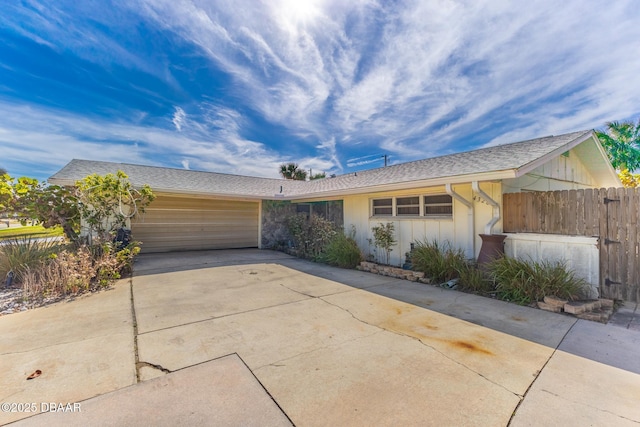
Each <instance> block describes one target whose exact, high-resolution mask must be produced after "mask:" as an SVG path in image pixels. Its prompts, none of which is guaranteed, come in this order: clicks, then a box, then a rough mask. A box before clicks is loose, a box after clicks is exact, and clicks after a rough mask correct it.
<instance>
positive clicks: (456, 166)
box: [49, 130, 620, 265]
mask: <svg viewBox="0 0 640 427" xmlns="http://www.w3.org/2000/svg"><path fill="white" fill-rule="evenodd" d="M118 170H122V171H123V172H125V173H126V174H127V175H128V176H129V179H130V180H131V182H132V184H133V185H134V186H140V185H143V184H148V185H150V186H151V188H152V189H153V191H154V193H155V194H156V195H157V196H158V197H157V199H156V200H155V201H154V202H153V203H152V204H151V205H150V206H149V207H148V208H147V211H146V213H145V214H144V216H143V217H142V218H140V219H139V220H137V221H134V222H133V223H132V224H131V227H132V231H133V235H134V238H135V239H137V240H141V241H143V251H145V252H161V251H173V250H195V249H217V248H242V247H266V246H270V245H271V244H272V243H274V242H272V241H269V240H270V239H271V237H268V236H267V237H265V236H266V235H267V234H268V230H266V228H268V227H267V226H268V224H267V222H268V221H267V220H268V218H267V217H269V216H270V217H273V216H274V215H273V212H271V213H270V212H269V209H271V210H272V209H273V207H274V206H277V205H278V203H281V204H289V205H290V206H295V207H296V208H295V209H296V211H298V212H310V211H312V210H314V209H317V208H318V206H325V208H326V205H323V203H325V202H326V203H330V204H331V206H332V209H335V208H336V206H337V207H339V208H341V209H340V210H341V212H339V214H337V215H334V218H339V222H341V224H342V225H343V226H344V228H345V230H347V231H349V230H350V229H352V228H355V231H356V240H357V242H358V245H359V246H360V248H361V249H362V251H363V253H364V254H367V253H369V252H370V251H371V248H370V247H369V242H368V239H369V238H371V228H372V227H373V226H375V225H377V224H378V223H386V222H393V223H394V225H395V232H396V239H397V241H398V244H397V246H396V247H394V250H393V252H392V254H391V255H392V259H391V263H392V264H396V265H399V264H401V263H402V262H403V259H402V258H403V257H404V253H405V252H406V251H408V250H409V246H410V243H411V242H415V241H418V240H432V239H437V240H439V241H442V240H448V241H449V242H450V243H451V244H452V245H454V246H455V247H459V248H462V249H463V250H464V251H465V253H466V255H467V256H468V257H469V258H471V257H477V256H478V254H479V252H480V247H481V244H482V241H481V239H480V237H479V235H480V234H496V233H501V232H502V221H501V214H500V213H501V208H502V195H503V194H504V193H509V192H520V191H550V190H564V189H581V188H601V187H618V186H620V181H619V179H618V177H617V175H616V172H615V170H614V169H613V167H612V166H611V163H610V162H609V160H608V158H607V156H606V153H605V152H604V150H603V148H602V146H601V145H600V143H599V141H598V138H597V137H596V135H595V133H594V132H593V131H592V130H586V131H580V132H573V133H568V134H565V135H558V136H547V137H543V138H537V139H532V140H528V141H523V142H517V143H512V144H505V145H497V146H493V147H488V148H482V149H478V150H473V151H468V152H464V153H457V154H451V155H445V156H440V157H434V158H428V159H424V160H418V161H414V162H408V163H403V164H396V165H391V166H387V167H381V168H377V169H371V170H364V171H358V172H356V173H349V174H344V175H339V176H335V177H328V178H324V179H319V180H314V181H292V180H284V179H271V178H259V177H250V176H240V175H231V174H222V173H214V172H199V171H192V170H184V169H172V168H165V167H155V166H141V165H132V164H126V163H111V162H98V161H90V160H72V161H71V162H70V163H69V164H67V165H66V166H65V167H64V168H62V169H61V170H60V171H59V172H57V173H56V174H55V175H53V176H52V177H51V178H50V179H49V182H51V183H54V184H58V185H73V184H74V183H75V181H76V180H79V179H82V178H84V177H85V176H87V175H89V174H93V173H97V174H101V175H103V174H106V173H115V172H116V171H118ZM323 209H324V208H323ZM275 216H276V217H277V216H278V215H277V214H276V215H275ZM280 219H281V218H280Z"/></svg>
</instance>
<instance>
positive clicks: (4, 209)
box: [0, 171, 155, 241]
mask: <svg viewBox="0 0 640 427" xmlns="http://www.w3.org/2000/svg"><path fill="white" fill-rule="evenodd" d="M154 198H155V196H154V195H153V192H152V190H151V188H150V187H149V186H148V185H144V186H143V187H142V188H140V189H139V190H138V189H135V188H134V187H133V186H132V185H131V183H130V182H129V180H128V177H127V175H126V174H125V173H124V172H122V171H118V172H117V173H116V174H115V175H114V174H107V175H104V176H101V175H98V174H93V175H89V176H87V177H85V178H84V179H82V180H80V181H77V182H76V186H75V187H61V186H58V185H47V184H46V183H44V182H42V183H41V182H38V180H36V179H34V178H28V177H21V178H17V179H14V178H11V177H10V176H9V175H7V174H4V175H0V213H8V214H12V215H17V216H18V218H19V219H20V220H21V222H23V223H26V222H27V221H35V222H37V223H39V224H42V225H43V226H44V227H45V228H49V227H53V226H56V225H60V226H61V227H62V229H63V230H64V232H65V235H66V236H67V237H68V238H69V239H70V240H72V241H76V240H77V239H78V233H79V231H80V224H81V218H83V219H84V221H85V223H86V225H87V226H88V228H89V230H88V231H89V232H90V234H91V235H93V234H96V235H98V236H100V237H102V238H106V239H108V238H109V234H110V233H112V232H113V231H115V230H117V229H118V228H120V227H124V226H125V224H126V221H127V219H129V218H132V217H134V216H135V215H136V214H138V213H143V212H144V209H145V207H147V206H148V205H149V203H151V202H152V201H153V200H154Z"/></svg>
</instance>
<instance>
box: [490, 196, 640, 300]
mask: <svg viewBox="0 0 640 427" xmlns="http://www.w3.org/2000/svg"><path fill="white" fill-rule="evenodd" d="M503 208H504V220H503V221H504V232H506V233H542V234H558V235H568V236H587V237H591V236H596V237H599V238H600V292H601V296H603V297H606V298H613V299H619V300H627V301H634V302H640V277H639V276H640V228H639V227H638V220H639V219H640V218H639V216H640V188H599V189H598V188H593V189H591V188H590V189H583V190H563V191H548V192H522V193H506V194H504V195H503Z"/></svg>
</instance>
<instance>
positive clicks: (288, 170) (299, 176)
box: [280, 163, 307, 181]
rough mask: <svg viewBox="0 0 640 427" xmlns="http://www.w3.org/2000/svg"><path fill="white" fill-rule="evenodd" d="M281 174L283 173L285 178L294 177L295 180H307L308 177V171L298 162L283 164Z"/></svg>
mask: <svg viewBox="0 0 640 427" xmlns="http://www.w3.org/2000/svg"><path fill="white" fill-rule="evenodd" d="M280 175H282V177H283V178H284V179H293V180H295V181H305V180H306V179H307V171H306V170H304V169H300V168H299V167H298V164H297V163H283V164H281V165H280Z"/></svg>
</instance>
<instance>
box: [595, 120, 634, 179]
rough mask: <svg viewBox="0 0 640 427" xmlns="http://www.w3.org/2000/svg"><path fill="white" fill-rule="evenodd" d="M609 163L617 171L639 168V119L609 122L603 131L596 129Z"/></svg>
mask: <svg viewBox="0 0 640 427" xmlns="http://www.w3.org/2000/svg"><path fill="white" fill-rule="evenodd" d="M596 135H597V136H598V139H599V140H600V142H601V143H602V146H603V147H604V149H605V151H606V152H607V155H608V156H609V159H610V160H611V164H612V165H613V167H614V168H616V169H617V170H619V171H623V170H625V169H628V170H630V171H633V170H635V169H638V168H640V120H638V124H634V123H633V122H609V123H607V129H606V131H605V132H600V131H596Z"/></svg>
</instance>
